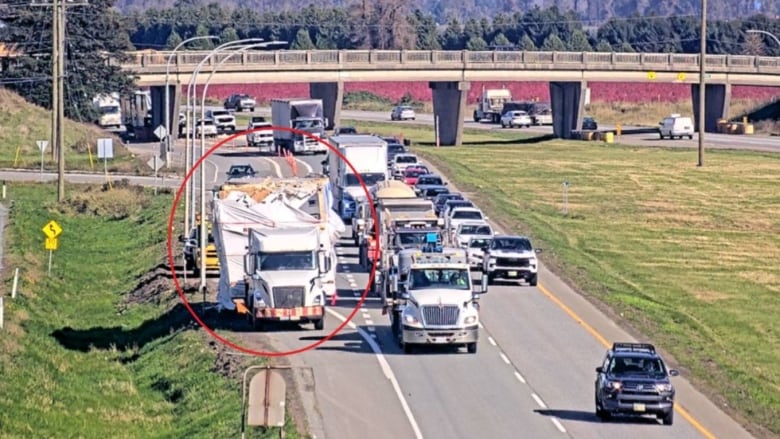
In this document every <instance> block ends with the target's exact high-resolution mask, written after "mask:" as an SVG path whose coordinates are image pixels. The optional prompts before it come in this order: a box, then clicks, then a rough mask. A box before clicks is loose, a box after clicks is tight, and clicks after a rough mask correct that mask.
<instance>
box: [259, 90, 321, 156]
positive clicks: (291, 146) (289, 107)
mask: <svg viewBox="0 0 780 439" xmlns="http://www.w3.org/2000/svg"><path fill="white" fill-rule="evenodd" d="M271 122H272V123H273V125H274V126H277V127H286V128H294V129H296V130H300V131H304V132H306V133H309V134H311V135H313V136H316V137H319V138H321V139H324V138H325V137H326V136H325V127H326V126H327V125H328V120H327V119H326V118H325V116H324V113H323V108H322V99H310V98H290V99H272V100H271ZM274 141H275V142H276V145H277V146H278V147H279V148H281V149H284V150H287V151H289V152H290V153H291V154H305V153H314V154H325V153H327V152H328V146H327V145H324V144H322V143H321V142H318V141H317V140H316V139H313V138H311V137H309V136H304V135H302V134H299V133H294V132H292V131H287V130H274Z"/></svg>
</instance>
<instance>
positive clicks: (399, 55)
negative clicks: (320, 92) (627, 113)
mask: <svg viewBox="0 0 780 439" xmlns="http://www.w3.org/2000/svg"><path fill="white" fill-rule="evenodd" d="M208 53H209V51H178V52H176V53H175V54H174V57H173V59H172V60H171V66H172V67H173V66H178V67H179V68H181V67H188V66H193V67H194V66H196V65H197V64H198V63H200V62H201V60H203V58H204V57H205V56H206V55H207V54H208ZM170 54H171V52H147V51H138V52H128V55H129V56H130V60H129V61H126V62H123V63H120V65H121V67H122V68H125V69H128V70H135V71H137V72H138V73H144V72H150V73H151V72H157V71H159V70H160V68H162V71H164V69H165V66H166V64H167V62H168V57H169V56H170ZM229 55H230V53H229V52H227V53H220V54H217V55H215V56H213V57H211V58H210V60H209V61H207V62H206V63H204V65H209V66H213V65H217V64H218V63H220V62H221V61H222V60H223V59H224V58H226V57H228V56H229ZM706 63H707V70H708V71H710V72H712V73H766V74H772V73H780V57H768V56H748V55H707V57H706ZM222 66H223V68H224V70H235V69H237V68H242V67H243V68H245V69H246V70H255V71H264V70H269V71H273V70H279V69H280V68H281V69H283V70H294V69H299V68H300V69H303V68H306V69H312V68H313V69H317V68H327V69H334V68H335V69H344V70H349V69H354V70H373V69H393V70H404V69H409V70H422V69H431V70H440V69H447V70H449V69H475V70H489V69H501V68H511V69H523V68H525V69H548V70H572V69H575V70H653V71H669V72H679V71H698V69H699V55H698V54H685V53H622V52H521V51H495V52H493V51H485V52H471V51H466V50H456V51H447V50H280V51H256V52H244V53H240V54H235V55H233V56H231V57H230V59H228V60H226V61H225V62H224V63H223V64H222Z"/></svg>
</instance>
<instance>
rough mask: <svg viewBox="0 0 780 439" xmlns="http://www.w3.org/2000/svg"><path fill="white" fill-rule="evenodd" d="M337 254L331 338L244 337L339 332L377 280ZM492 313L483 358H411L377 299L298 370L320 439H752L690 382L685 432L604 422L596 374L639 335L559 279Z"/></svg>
mask: <svg viewBox="0 0 780 439" xmlns="http://www.w3.org/2000/svg"><path fill="white" fill-rule="evenodd" d="M234 155H237V157H234ZM210 160H211V161H213V162H214V163H213V166H215V167H217V168H219V169H226V168H227V167H228V166H229V164H230V163H237V162H242V163H250V164H252V165H253V166H254V167H255V168H256V169H257V170H258V171H259V172H261V173H263V174H265V175H279V172H281V175H283V176H290V175H291V171H290V167H289V166H288V165H287V163H285V162H284V160H283V159H281V158H278V157H270V158H261V157H247V156H245V155H243V154H242V153H241V152H240V151H236V152H235V153H231V152H227V151H226V152H224V153H222V154H220V155H213V156H212V157H211V158H210ZM297 160H298V161H299V166H298V168H299V173H303V172H306V171H308V170H309V169H313V170H317V169H319V162H320V161H321V160H322V156H310V157H299V158H297ZM434 165H435V164H434ZM217 177H218V180H220V179H221V178H222V177H221V173H217ZM218 182H219V181H218ZM497 228H498V229H499V230H501V228H500V227H497ZM501 231H502V232H511V231H509V230H501ZM337 252H338V255H339V265H338V271H339V274H338V279H337V282H338V288H339V294H338V300H337V302H336V304H335V305H334V306H330V307H329V308H328V319H327V323H326V328H325V331H315V330H313V329H311V327H309V326H304V327H303V328H304V329H298V328H296V327H280V328H278V329H277V330H275V331H273V332H272V333H270V334H256V333H249V334H244V335H243V337H244V340H245V341H246V342H247V343H249V344H259V343H260V342H261V340H264V341H267V342H270V343H271V345H272V346H274V347H275V348H276V349H277V350H280V351H289V350H294V349H297V348H300V347H302V346H304V345H307V344H310V343H312V342H314V341H316V340H319V339H320V337H323V336H324V335H325V334H327V333H328V332H329V331H331V330H332V329H333V328H335V327H336V326H337V325H339V324H340V323H341V322H342V321H343V320H344V319H345V318H346V317H347V316H348V315H349V314H350V312H351V311H352V309H353V308H354V306H355V305H356V304H357V302H358V301H359V297H360V295H361V294H362V292H363V290H364V288H365V285H366V282H367V280H368V274H367V273H365V272H364V271H363V270H362V269H361V268H360V267H359V266H358V265H357V250H356V248H354V247H353V246H352V245H351V244H350V242H349V241H348V240H346V239H344V240H342V243H341V245H340V246H339V248H338V251H337ZM481 309H482V311H481V314H482V316H481V319H482V326H483V327H482V332H481V340H480V344H479V350H478V353H477V354H476V355H469V354H467V353H465V351H463V350H461V351H459V352H455V351H453V350H451V349H430V350H421V351H419V352H417V353H414V354H411V355H405V354H403V353H402V351H401V350H400V349H399V348H398V346H397V343H396V342H395V340H394V338H393V336H392V335H391V334H390V331H389V328H388V324H389V319H388V317H387V316H384V315H382V314H381V310H380V309H379V307H378V299H377V298H376V297H373V296H369V297H367V299H366V301H365V303H364V304H363V306H362V307H361V309H360V310H359V311H358V312H357V314H356V315H355V317H354V318H353V319H352V321H351V322H350V325H349V326H347V327H345V328H344V330H343V331H342V332H341V333H339V335H337V336H336V337H334V339H332V340H330V341H328V342H325V343H324V344H323V345H321V346H319V347H318V348H316V349H314V350H312V351H309V352H306V353H303V354H301V355H299V356H297V357H296V358H295V359H294V361H293V363H294V364H296V365H298V366H303V367H304V368H305V369H306V370H308V368H311V370H312V371H313V383H314V388H315V389H316V390H315V391H314V392H312V393H311V394H308V395H304V398H308V399H309V402H308V406H309V407H311V408H316V410H313V411H312V413H309V416H310V417H311V416H313V418H312V420H311V423H312V425H313V426H320V428H321V431H320V432H319V434H318V436H317V437H322V435H324V436H325V437H328V438H365V437H376V438H384V437H387V438H391V437H392V438H399V437H400V438H443V437H447V438H457V437H463V438H472V437H486V438H487V437H489V438H516V437H529V438H548V437H566V436H570V437H576V438H600V437H639V438H655V437H658V438H660V437H665V438H667V437H674V438H698V437H715V436H717V437H724V438H725V437H728V438H741V437H750V436H749V434H748V433H747V432H746V431H745V430H744V429H743V428H742V427H740V426H739V425H738V424H736V423H735V422H734V421H732V420H731V419H730V418H729V417H728V416H726V415H725V414H724V413H723V412H721V411H720V410H719V409H718V408H717V407H715V406H714V405H713V404H711V403H710V402H709V401H707V400H706V399H705V398H704V397H703V396H702V395H701V394H700V393H698V392H697V391H696V390H694V389H693V388H692V387H691V386H690V384H688V383H687V381H686V380H685V379H684V378H682V377H681V378H679V379H676V381H675V384H676V386H677V388H678V401H679V408H680V410H678V412H677V416H676V418H677V419H676V422H675V424H674V425H673V426H671V427H664V426H661V425H660V424H658V423H656V422H655V421H654V420H652V419H639V420H619V421H615V422H611V423H601V422H599V421H598V419H597V418H596V416H595V414H594V413H593V410H594V403H593V387H594V380H595V371H594V368H595V367H596V366H597V365H598V364H599V363H600V361H601V360H602V359H603V355H604V353H605V349H606V347H605V344H611V342H612V341H618V340H621V341H625V340H632V338H631V337H630V336H629V335H628V334H627V333H626V332H624V331H622V330H621V329H620V328H618V327H617V326H616V325H615V324H614V323H612V322H611V321H610V320H609V319H607V318H606V317H605V316H604V315H603V314H602V313H600V312H599V311H597V309H596V308H595V307H594V306H592V305H590V304H589V303H588V302H586V301H585V300H584V299H582V298H581V297H580V296H578V295H577V294H576V293H575V292H574V291H573V290H572V289H570V288H569V287H568V286H566V285H565V284H564V283H563V282H562V281H561V280H560V279H558V278H556V277H555V276H554V275H553V274H552V273H550V272H549V271H547V270H544V269H542V271H541V275H540V284H539V286H538V287H529V286H519V285H500V286H492V287H491V289H490V292H489V293H488V294H487V295H486V296H483V299H482V308H481Z"/></svg>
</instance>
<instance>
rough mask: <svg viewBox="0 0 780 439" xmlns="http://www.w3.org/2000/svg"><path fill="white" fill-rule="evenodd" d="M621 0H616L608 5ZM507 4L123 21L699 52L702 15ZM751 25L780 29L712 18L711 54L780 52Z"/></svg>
mask: <svg viewBox="0 0 780 439" xmlns="http://www.w3.org/2000/svg"><path fill="white" fill-rule="evenodd" d="M582 1H583V2H586V0H582ZM506 3H513V4H514V3H523V2H517V1H511V0H507V2H506ZM618 3H619V2H618V0H614V1H613V2H612V3H611V4H618ZM658 3H663V4H667V3H672V2H671V1H666V0H664V1H662V2H658ZM694 3H698V0H696V1H695V2H694ZM732 3H735V4H736V3H739V2H733V1H732ZM743 3H744V2H743ZM751 3H752V2H751ZM508 10H515V11H516V12H512V13H504V12H502V13H496V14H493V15H491V16H490V17H487V16H483V17H482V18H477V17H473V16H472V17H471V18H468V19H466V20H461V19H459V18H457V17H455V16H452V17H450V18H448V21H447V22H446V24H439V22H438V21H437V20H438V18H437V16H436V15H435V14H434V13H432V12H424V11H423V10H422V9H411V2H410V0H373V1H369V0H363V1H361V2H359V3H356V4H354V5H352V6H343V7H315V6H312V5H309V6H306V7H303V8H299V9H292V10H284V11H275V12H266V13H262V12H260V11H258V10H256V9H252V8H247V7H235V8H230V7H226V6H225V5H224V4H222V3H220V4H217V3H210V4H206V5H198V4H194V3H193V2H192V0H179V1H177V2H176V3H175V4H174V6H172V7H170V8H163V9H157V8H149V9H146V10H143V11H132V12H130V13H128V15H127V16H126V19H127V22H128V26H129V27H130V28H131V29H134V31H133V32H132V33H131V34H130V39H131V41H132V43H133V44H134V45H135V47H136V48H138V49H170V48H173V47H175V45H176V44H178V43H179V42H181V41H182V39H186V38H189V37H192V36H196V35H219V36H220V41H219V42H220V43H223V42H225V41H231V40H235V39H239V38H265V39H267V40H282V41H288V42H290V48H291V49H420V50H436V49H445V50H464V49H465V50H488V49H489V48H490V47H491V46H516V47H517V48H518V49H521V50H550V51H566V50H570V51H600V52H609V51H620V52H678V53H698V52H699V34H700V30H699V27H700V26H699V23H700V20H699V17H698V16H697V15H685V14H680V13H677V14H675V15H674V16H657V15H656V16H639V15H638V14H636V13H634V14H632V15H630V16H628V17H617V16H614V17H612V18H609V19H607V20H605V21H603V23H602V24H601V25H599V26H592V25H590V24H589V21H588V20H587V19H585V18H583V16H582V15H581V14H580V13H578V12H575V10H574V9H569V10H565V11H564V10H562V9H560V8H559V7H558V6H550V7H547V8H544V9H542V8H539V7H532V8H531V9H527V10H524V9H523V8H522V7H519V8H514V9H508ZM748 29H761V30H765V31H768V32H771V33H773V34H778V35H780V19H777V18H770V17H769V16H767V15H762V14H754V15H751V16H748V17H745V18H738V19H732V20H713V21H710V22H708V29H707V51H708V53H713V54H748V55H768V56H780V46H778V45H776V44H775V43H774V41H772V40H771V39H768V37H766V36H763V35H760V34H750V33H746V32H745V31H746V30H748ZM213 44H214V43H213V42H211V41H205V42H202V43H193V44H192V45H190V46H188V47H192V48H198V47H199V48H202V49H207V48H210V47H213Z"/></svg>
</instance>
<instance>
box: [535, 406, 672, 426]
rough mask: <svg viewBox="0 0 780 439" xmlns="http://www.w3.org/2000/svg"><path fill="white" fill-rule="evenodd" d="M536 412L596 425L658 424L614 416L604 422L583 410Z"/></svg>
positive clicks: (651, 418)
mask: <svg viewBox="0 0 780 439" xmlns="http://www.w3.org/2000/svg"><path fill="white" fill-rule="evenodd" d="M534 412H535V413H538V414H540V415H544V416H552V417H556V418H558V419H561V420H564V421H579V422H591V423H595V424H601V423H605V422H606V423H618V424H658V420H657V419H656V418H655V417H649V416H624V415H613V416H611V417H610V418H609V420H608V421H602V420H601V419H599V417H598V416H596V414H595V413H594V412H588V411H582V410H560V409H544V410H542V409H537V410H534Z"/></svg>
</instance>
